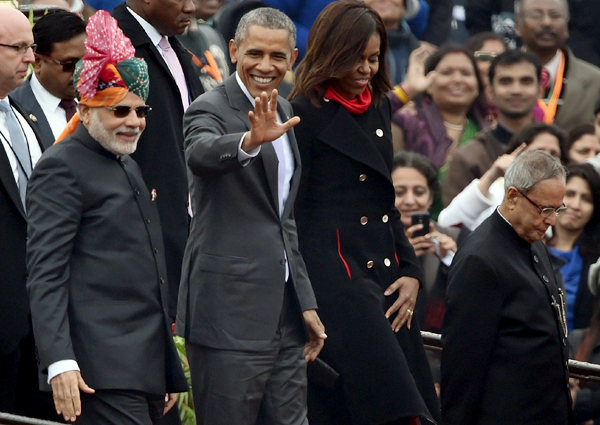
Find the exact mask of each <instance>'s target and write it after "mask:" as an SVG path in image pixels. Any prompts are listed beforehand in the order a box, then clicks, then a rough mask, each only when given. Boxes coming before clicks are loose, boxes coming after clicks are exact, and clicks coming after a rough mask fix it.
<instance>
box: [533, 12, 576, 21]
mask: <svg viewBox="0 0 600 425" xmlns="http://www.w3.org/2000/svg"><path fill="white" fill-rule="evenodd" d="M544 16H548V18H550V20H551V21H562V20H563V19H565V18H566V17H567V15H565V14H564V13H561V12H559V11H555V10H550V11H548V13H545V12H544V11H542V10H531V11H529V12H527V13H526V14H525V17H526V18H527V19H529V20H532V21H541V20H542V19H544Z"/></svg>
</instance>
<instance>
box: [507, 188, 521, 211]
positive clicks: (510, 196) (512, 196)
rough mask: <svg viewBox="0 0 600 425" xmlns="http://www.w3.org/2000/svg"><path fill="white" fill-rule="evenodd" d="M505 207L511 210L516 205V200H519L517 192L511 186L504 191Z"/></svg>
mask: <svg viewBox="0 0 600 425" xmlns="http://www.w3.org/2000/svg"><path fill="white" fill-rule="evenodd" d="M505 196H506V207H507V208H508V209H509V210H512V209H514V208H515V206H516V205H517V199H518V198H519V191H518V190H517V188H515V187H514V186H511V187H509V188H508V190H507V191H506V195H505Z"/></svg>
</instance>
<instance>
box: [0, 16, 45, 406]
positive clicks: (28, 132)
mask: <svg viewBox="0 0 600 425" xmlns="http://www.w3.org/2000/svg"><path fill="white" fill-rule="evenodd" d="M32 45H33V33H32V31H31V26H30V25H29V21H28V20H27V18H26V17H25V15H23V14H22V13H21V12H19V11H18V10H16V9H13V8H9V7H6V6H0V140H1V141H2V148H0V235H2V239H1V243H0V323H2V326H0V412H15V413H22V412H17V411H16V407H15V406H16V388H17V376H18V373H19V364H20V363H21V364H22V366H21V367H23V362H22V361H21V360H22V357H23V356H27V355H28V354H29V355H31V356H32V355H33V354H32V350H33V343H32V342H31V331H30V326H29V303H28V298H27V293H26V290H25V282H26V280H27V269H26V266H25V241H26V237H27V221H26V214H25V207H24V200H25V186H26V184H27V180H28V178H29V176H30V175H31V170H32V168H33V166H34V165H35V163H36V162H37V160H38V159H39V157H40V156H41V154H42V146H41V144H40V142H39V140H38V139H39V138H38V137H37V134H36V132H35V131H34V129H33V128H32V125H33V123H31V122H30V121H29V118H28V116H27V114H26V113H25V112H24V110H23V109H22V108H21V107H20V106H19V105H18V104H17V103H16V102H14V101H13V100H12V99H10V98H9V96H8V94H9V93H10V92H11V91H13V90H14V89H15V88H17V87H19V86H20V85H22V84H23V82H24V78H25V76H26V75H27V70H28V67H29V64H31V63H33V61H34V57H33V51H34V49H35V46H32ZM27 342H29V344H27ZM26 345H27V346H28V350H29V351H28V352H27V349H25V348H24V347H25V346H26ZM25 367H26V368H31V367H33V369H34V371H35V363H34V364H33V365H31V364H30V363H27V364H26V366H25Z"/></svg>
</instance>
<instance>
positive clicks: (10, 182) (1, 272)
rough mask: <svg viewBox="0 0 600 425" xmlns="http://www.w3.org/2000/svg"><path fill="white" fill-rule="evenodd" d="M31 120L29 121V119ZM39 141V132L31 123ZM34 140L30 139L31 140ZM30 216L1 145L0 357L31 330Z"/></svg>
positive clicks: (16, 107) (11, 101)
mask: <svg viewBox="0 0 600 425" xmlns="http://www.w3.org/2000/svg"><path fill="white" fill-rule="evenodd" d="M9 100H10V103H11V105H12V106H13V108H15V109H16V110H17V111H19V112H20V113H21V115H22V116H23V117H25V119H26V120H28V118H27V112H25V110H24V109H23V108H22V107H21V106H20V105H19V104H18V103H16V102H15V101H14V100H13V99H9ZM28 122H29V120H28ZM30 126H31V128H32V129H33V130H34V133H35V134H36V136H38V140H36V141H35V142H36V143H39V145H40V149H42V152H43V151H44V149H43V147H42V144H41V143H40V142H39V133H38V132H37V130H36V128H35V126H34V124H33V123H31V122H30ZM30 142H31V141H30ZM26 243H27V219H26V216H25V210H24V209H23V204H22V203H21V197H20V196H19V188H18V186H17V182H16V181H15V178H14V176H13V173H12V169H11V167H10V163H9V161H8V156H7V155H6V151H5V150H4V147H2V146H0V323H1V324H2V325H1V326H0V356H2V355H6V354H8V353H10V352H12V351H14V350H15V349H16V348H17V346H18V345H19V342H20V341H21V339H22V338H23V337H24V336H25V335H26V334H27V332H28V330H29V320H28V317H29V299H28V298H27V291H26V289H25V284H26V281H27V266H26V265H25V245H26Z"/></svg>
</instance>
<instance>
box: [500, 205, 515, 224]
mask: <svg viewBox="0 0 600 425" xmlns="http://www.w3.org/2000/svg"><path fill="white" fill-rule="evenodd" d="M496 211H498V215H499V216H500V217H502V219H503V220H504V221H506V222H507V223H508V225H509V226H510V227H513V225H512V223H511V222H510V221H508V219H507V218H506V217H504V216H503V215H502V213H501V212H500V207H496Z"/></svg>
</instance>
